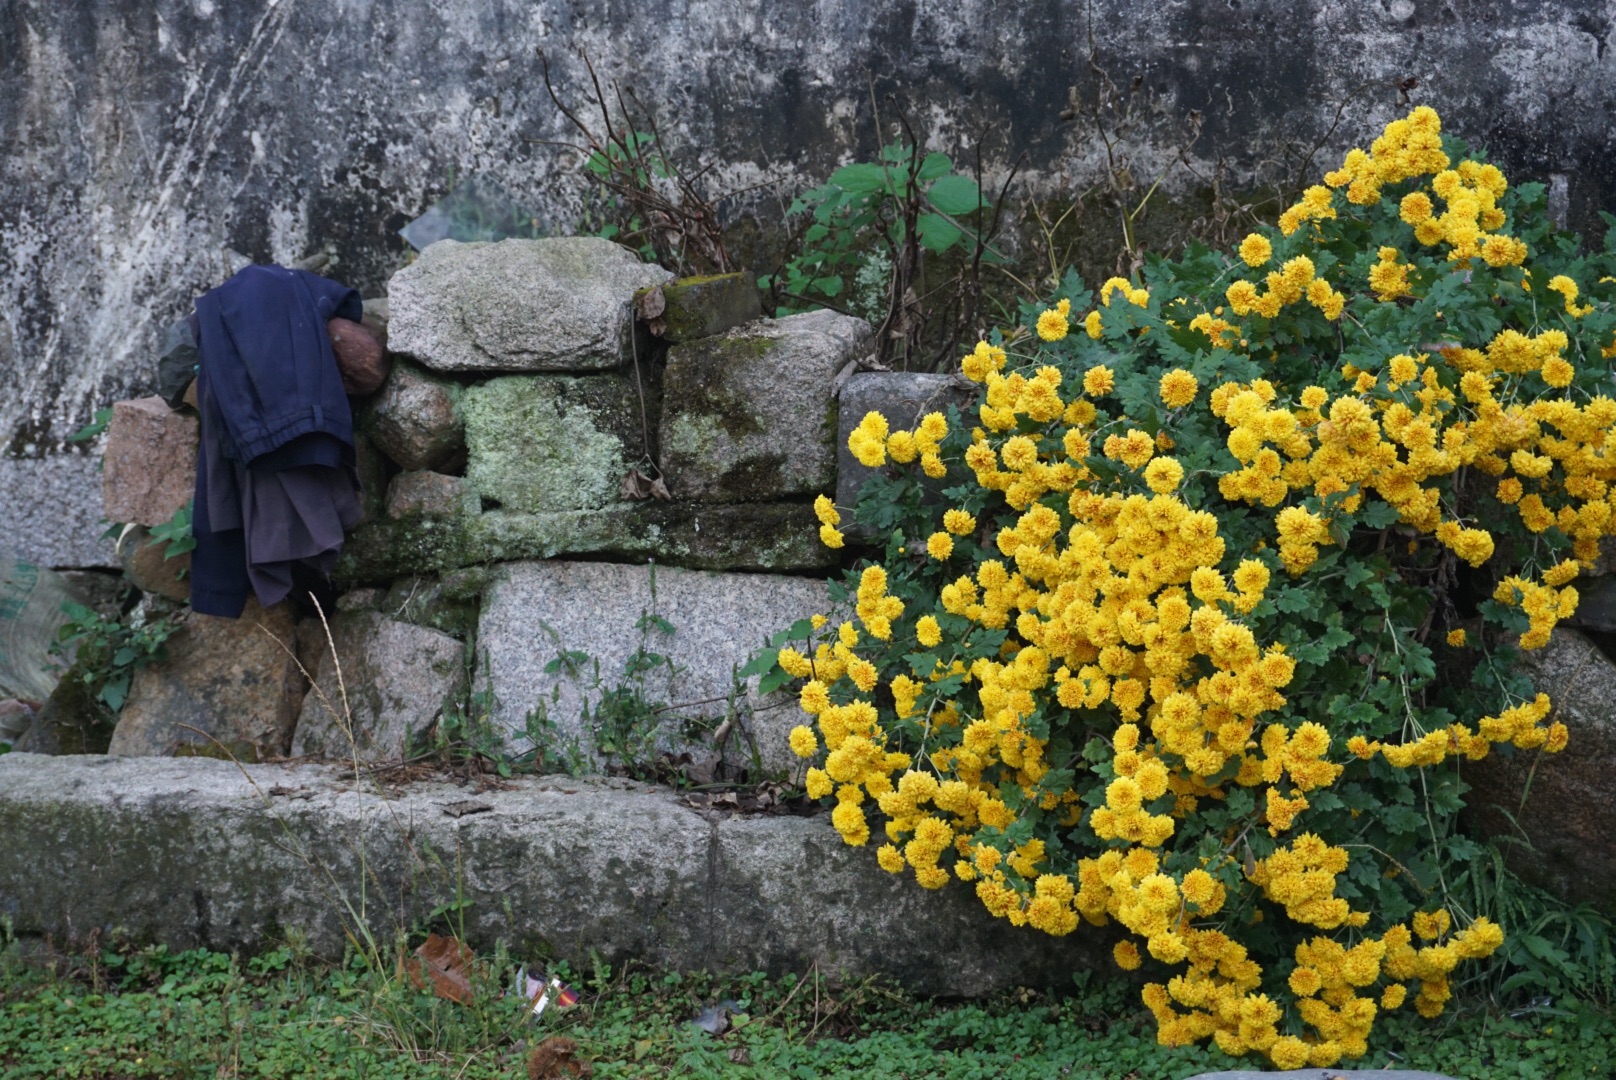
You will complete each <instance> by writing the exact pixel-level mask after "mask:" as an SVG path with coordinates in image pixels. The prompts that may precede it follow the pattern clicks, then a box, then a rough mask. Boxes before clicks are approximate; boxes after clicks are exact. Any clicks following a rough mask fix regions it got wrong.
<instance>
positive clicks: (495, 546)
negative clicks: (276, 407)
mask: <svg viewBox="0 0 1616 1080" xmlns="http://www.w3.org/2000/svg"><path fill="white" fill-rule="evenodd" d="M561 555H599V556H603V557H607V558H615V559H624V560H634V561H638V560H642V559H655V560H656V561H657V562H659V563H666V564H669V565H672V566H684V567H691V568H694V569H699V570H772V571H820V570H829V569H831V568H832V567H834V566H835V565H836V554H835V553H834V552H832V551H830V550H829V549H828V548H826V547H824V546H823V545H821V544H820V543H819V539H818V527H817V524H816V523H815V521H814V517H813V514H812V512H811V511H810V510H809V509H808V508H807V507H806V506H803V505H801V504H798V503H743V504H719V505H702V504H696V503H679V502H648V503H617V504H615V505H613V506H609V507H605V508H603V509H600V510H573V511H559V512H554V513H545V514H525V513H521V512H516V511H510V510H491V511H486V512H484V513H482V514H477V515H474V516H468V517H466V518H463V519H459V520H455V521H445V520H442V519H432V518H416V519H410V520H404V521H390V520H380V521H369V522H364V523H362V524H361V525H360V526H359V527H358V528H357V529H355V530H354V532H353V533H352V534H351V535H350V537H349V539H348V543H347V546H346V547H345V548H344V550H343V554H342V557H341V559H340V560H339V561H338V563H337V568H336V573H335V575H334V576H335V578H336V580H337V582H338V583H339V585H341V586H342V587H344V588H351V587H353V586H356V585H367V584H377V583H391V582H392V581H393V580H394V579H396V578H401V577H409V576H412V575H422V574H444V573H446V572H447V571H450V570H455V569H458V568H461V567H471V568H478V567H485V566H488V565H491V564H493V563H498V562H511V561H514V560H517V559H552V558H555V557H557V556H561ZM445 580H446V581H448V580H449V579H448V578H446V579H445ZM400 617H404V616H400Z"/></svg>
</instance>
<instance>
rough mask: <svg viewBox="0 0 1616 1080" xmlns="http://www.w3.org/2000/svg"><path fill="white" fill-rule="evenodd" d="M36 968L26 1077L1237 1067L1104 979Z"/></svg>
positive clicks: (1531, 1066)
mask: <svg viewBox="0 0 1616 1080" xmlns="http://www.w3.org/2000/svg"><path fill="white" fill-rule="evenodd" d="M38 961H39V957H38V956H37V955H36V956H35V958H34V960H33V961H32V962H30V963H29V964H23V963H21V962H20V961H19V959H18V956H17V954H16V953H15V951H6V952H0V1072H3V1074H4V1075H5V1076H7V1077H8V1078H9V1077H14V1078H16V1080H24V1078H35V1077H39V1078H44V1077H50V1078H53V1080H54V1078H62V1077H66V1078H76V1080H113V1078H116V1080H159V1078H162V1080H167V1078H174V1077H192V1076H211V1077H220V1078H237V1077H275V1078H277V1080H299V1078H304V1077H308V1078H315V1077H320V1078H324V1077H332V1076H342V1077H354V1078H365V1080H417V1078H420V1080H426V1078H434V1080H435V1078H444V1080H448V1078H454V1077H462V1078H466V1080H491V1078H495V1077H499V1078H511V1077H524V1076H529V1075H532V1073H531V1071H530V1066H529V1059H530V1058H531V1056H532V1052H533V1050H534V1049H536V1048H537V1047H538V1046H539V1045H540V1044H542V1043H543V1042H544V1040H546V1039H549V1038H552V1037H558V1036H559V1037H564V1038H569V1039H571V1040H572V1041H573V1043H574V1044H575V1057H574V1060H576V1061H577V1062H580V1063H583V1062H587V1063H588V1064H589V1066H590V1070H591V1073H592V1075H593V1076H594V1077H596V1078H609V1077H643V1076H665V1075H673V1076H692V1077H753V1076H769V1077H792V1078H802V1080H813V1078H819V1077H860V1078H865V1077H872V1078H899V1077H903V1078H908V1080H918V1078H922V1077H948V1078H954V1080H965V1078H987V1077H996V1078H1006V1080H1008V1078H1027V1080H1033V1078H1037V1080H1046V1078H1048V1077H1074V1078H1078V1080H1102V1078H1103V1080H1169V1078H1172V1080H1177V1078H1180V1077H1184V1076H1189V1075H1192V1074H1194V1073H1196V1072H1200V1071H1204V1070H1208V1069H1216V1068H1226V1067H1229V1066H1230V1065H1231V1064H1232V1062H1231V1061H1230V1060H1229V1059H1228V1058H1227V1057H1226V1056H1225V1055H1223V1054H1222V1053H1221V1052H1220V1051H1218V1050H1216V1049H1215V1048H1179V1049H1176V1050H1175V1049H1169V1048H1166V1047H1163V1046H1161V1045H1159V1044H1158V1043H1157V1042H1156V1040H1155V1039H1154V1038H1153V1037H1152V1033H1151V1026H1152V1024H1151V1020H1150V1016H1149V1014H1148V1013H1147V1012H1146V1011H1145V1010H1144V1009H1143V1008H1141V1007H1140V1006H1139V1004H1138V1002H1137V998H1136V997H1135V996H1134V993H1133V991H1132V990H1131V989H1130V988H1128V987H1126V986H1124V985H1122V984H1119V983H1118V982H1116V981H1115V980H1111V979H1105V978H1093V979H1089V978H1086V977H1085V978H1084V979H1082V980H1080V985H1079V986H1078V987H1077V988H1075V991H1074V992H1073V993H1070V994H1063V995H1059V996H1050V995H1046V994H1038V993H1034V992H1032V991H1018V992H1015V993H1011V994H1006V995H1002V996H1000V997H999V998H996V999H994V1000H992V1001H988V1002H983V1003H961V1002H939V1001H926V1000H918V999H914V998H910V997H907V996H905V995H904V994H902V993H901V992H899V991H896V990H894V989H891V988H889V987H886V986H883V985H881V984H879V983H875V982H859V983H853V984H843V983H838V982H836V981H835V980H832V979H829V978H826V977H824V976H822V975H820V974H819V973H817V972H812V971H810V972H808V973H805V974H803V975H800V976H797V975H788V976H785V977H782V978H776V979H771V978H767V977H765V976H763V975H750V976H742V977H737V978H731V979H717V978H712V977H706V976H682V975H676V974H671V973H662V972H648V971H633V970H627V971H616V972H614V971H612V970H611V969H609V968H607V967H605V966H604V965H598V966H596V967H595V968H594V969H593V970H592V971H590V972H577V973H573V972H566V969H565V968H564V967H563V968H562V969H560V970H562V971H563V972H565V973H566V974H567V977H568V978H569V979H570V980H571V981H572V983H573V984H574V985H575V986H576V987H577V988H578V990H579V991H580V1002H579V1004H578V1005H577V1006H575V1007H574V1008H571V1009H568V1010H566V1011H558V1010H547V1012H546V1014H545V1015H544V1016H543V1017H542V1018H541V1019H540V1020H538V1021H537V1022H534V1021H529V1020H526V1019H524V1006H523V1004H522V1003H521V1002H520V1001H518V1000H516V999H514V998H511V997H503V998H502V997H499V996H497V995H498V991H499V989H500V987H501V986H502V985H504V984H507V983H508V982H509V978H510V976H511V974H512V972H511V969H510V966H509V964H508V962H507V963H505V964H504V965H503V966H502V965H501V964H499V963H496V962H494V961H490V962H489V966H488V969H487V971H486V973H485V975H484V977H483V978H482V979H481V980H480V981H479V982H478V984H477V985H478V990H479V997H478V1000H477V1002H476V1003H474V1004H473V1005H470V1006H466V1005H460V1004H457V1003H455V1002H452V1001H447V1000H445V999H442V998H437V997H434V996H432V995H431V994H430V993H427V992H425V991H423V990H420V989H417V988H415V987H412V986H410V985H409V984H408V983H407V982H406V981H404V980H401V979H399V978H397V977H396V974H395V973H391V972H388V971H387V970H385V969H381V970H378V969H377V968H375V967H373V966H371V965H369V964H367V963H365V962H362V961H356V962H355V963H352V964H346V965H326V964H322V963H319V962H317V961H313V960H310V959H308V958H307V957H306V956H303V955H301V954H300V953H298V952H297V951H296V950H292V949H277V950H274V951H271V952H268V953H265V954H263V955H261V956H258V957H256V958H252V959H237V958H233V957H231V956H228V955H225V954H221V953H212V952H206V951H195V952H182V953H174V952H169V951H167V950H165V949H162V948H161V947H157V948H150V949H144V950H135V951H128V950H124V951H103V952H99V953H92V954H89V955H82V956H78V957H71V958H69V957H61V956H58V957H54V958H53V963H52V964H50V965H48V966H46V965H41V964H40V963H39V962H38ZM719 1003H728V1005H729V1006H731V1007H732V1008H733V1011H728V1012H727V1018H728V1022H729V1024H730V1026H729V1028H728V1029H727V1030H725V1031H724V1032H723V1033H722V1034H718V1035H714V1034H710V1033H709V1032H707V1031H705V1030H702V1029H701V1028H699V1027H697V1026H695V1025H694V1024H693V1023H692V1019H693V1018H695V1017H698V1016H700V1015H701V1014H702V1013H703V1012H704V1011H706V1010H710V1009H712V1008H713V1007H714V1006H715V1005H717V1004H719ZM709 1015H710V1014H709ZM552 1045H553V1044H552ZM1371 1058H1372V1060H1373V1061H1374V1062H1375V1063H1376V1064H1385V1063H1395V1064H1397V1065H1400V1066H1402V1067H1407V1068H1426V1069H1440V1070H1443V1071H1445V1072H1447V1073H1449V1074H1451V1075H1455V1076H1463V1077H1468V1078H1473V1080H1489V1078H1492V1077H1511V1078H1527V1080H1531V1078H1537V1077H1545V1078H1546V1077H1553V1076H1570V1075H1579V1076H1604V1075H1609V1073H1610V1072H1611V1069H1612V1067H1613V1062H1616V1023H1613V1022H1612V1018H1611V1017H1610V1016H1609V1015H1608V1014H1607V1013H1605V1012H1604V1011H1602V1010H1600V1009H1598V1008H1596V1007H1594V1006H1589V1005H1573V1006H1572V1007H1570V1008H1569V1009H1555V1010H1547V1011H1539V1012H1532V1013H1529V1014H1526V1015H1522V1016H1518V1017H1509V1016H1506V1015H1496V1014H1491V1013H1488V1012H1485V1011H1476V1010H1472V1009H1468V1008H1465V1009H1460V1010H1455V1013H1454V1014H1452V1015H1450V1016H1448V1017H1445V1018H1444V1021H1443V1023H1442V1025H1441V1026H1440V1027H1438V1028H1437V1029H1435V1030H1431V1029H1430V1027H1429V1025H1425V1024H1423V1023H1410V1022H1408V1020H1407V1019H1406V1018H1402V1017H1396V1018H1393V1019H1392V1020H1391V1021H1390V1022H1388V1023H1386V1024H1383V1025H1382V1026H1381V1028H1379V1029H1377V1031H1376V1033H1375V1036H1374V1040H1373V1045H1372V1050H1371ZM540 1075H542V1076H546V1077H548V1076H566V1075H568V1074H567V1073H566V1072H552V1073H548V1074H545V1073H541V1074H540Z"/></svg>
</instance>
